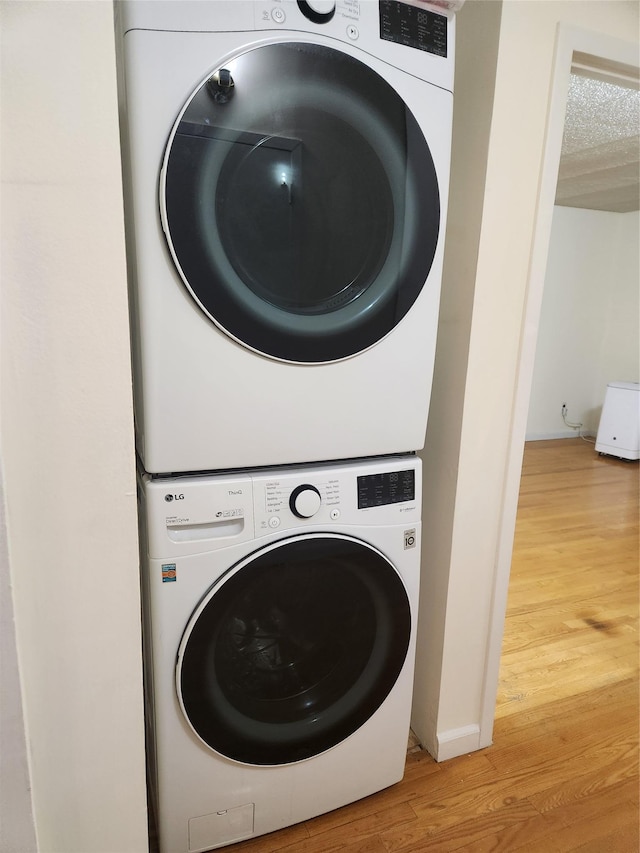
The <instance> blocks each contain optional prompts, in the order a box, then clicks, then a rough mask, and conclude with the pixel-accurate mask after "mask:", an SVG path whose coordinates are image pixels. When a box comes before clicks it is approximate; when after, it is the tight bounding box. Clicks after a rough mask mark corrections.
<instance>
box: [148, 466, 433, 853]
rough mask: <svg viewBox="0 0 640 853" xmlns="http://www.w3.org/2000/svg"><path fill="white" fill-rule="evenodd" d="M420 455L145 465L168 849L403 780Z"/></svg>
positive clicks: (151, 734)
mask: <svg viewBox="0 0 640 853" xmlns="http://www.w3.org/2000/svg"><path fill="white" fill-rule="evenodd" d="M420 473H421V469H420V461H419V460H418V459H417V458H416V457H415V456H397V457H387V458H385V459H378V460H371V461H366V462H363V461H360V462H354V463H352V464H344V465H343V466H340V467H332V466H329V465H319V466H315V467H290V468H284V469H272V470H259V471H255V472H252V473H246V472H245V473H237V474H232V473H228V474H217V475H201V476H191V477H183V478H158V479H151V478H150V477H149V476H148V475H143V476H142V477H141V481H140V499H141V502H142V506H141V518H142V519H143V520H144V521H143V531H142V533H143V535H142V541H143V542H144V543H146V546H143V551H144V558H143V590H144V596H143V597H144V602H145V664H146V665H145V677H146V682H147V705H148V707H147V711H148V713H147V722H148V750H149V777H150V791H151V792H152V803H153V810H154V812H155V814H156V819H157V825H158V835H159V843H160V851H161V853H182V851H184V853H187V851H188V853H196V851H202V850H210V849H213V848H215V847H220V846H224V845H226V844H230V843H233V842H235V841H240V840H241V839H244V838H250V837H253V836H257V835H261V834H263V833H266V832H271V831H272V830H276V829H280V828H282V827H285V826H288V825H290V824H293V823H297V822H299V821H303V820H306V819H307V818H311V817H313V816H315V815H318V814H321V813H323V812H326V811H330V810H332V809H335V808H338V807H339V806H342V805H345V804H347V803H350V802H353V801H354V800H357V799H359V798H361V797H365V796H367V795H369V794H371V793H373V792H375V791H378V790H380V789H382V788H384V787H386V786H388V785H391V784H393V783H395V782H397V781H399V780H400V779H401V778H402V775H403V772H404V763H405V755H406V749H407V739H408V733H409V716H410V706H411V694H412V682H413V667H414V653H415V628H416V616H417V607H418V583H419V564H420V560H419V556H420V497H421V479H420Z"/></svg>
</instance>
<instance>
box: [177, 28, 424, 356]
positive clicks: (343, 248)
mask: <svg viewBox="0 0 640 853" xmlns="http://www.w3.org/2000/svg"><path fill="white" fill-rule="evenodd" d="M161 207H162V219H163V225H164V228H165V233H166V236H167V240H168V243H169V247H170V250H171V253H172V256H173V258H174V261H175V263H176V266H177V269H178V271H179V273H180V275H181V276H182V278H183V280H184V282H185V284H186V285H187V287H188V288H189V290H190V291H191V293H192V295H193V296H194V297H195V298H196V300H197V302H198V304H199V305H200V307H201V308H202V309H203V310H204V311H205V312H206V314H208V315H209V317H210V318H211V319H212V320H214V322H215V323H216V324H217V325H218V326H220V327H221V328H222V329H223V330H224V331H226V332H227V333H228V334H230V335H231V336H232V337H234V338H235V339H237V340H238V341H240V342H241V343H243V344H245V345H246V346H248V347H250V348H251V349H254V350H257V351H259V352H261V353H264V354H266V355H269V356H272V357H275V358H278V359H282V360H287V361H293V362H325V361H334V360H339V359H341V358H345V357H348V356H350V355H353V354H354V353H356V352H360V351H361V350H363V349H366V348H368V347H369V346H371V345H373V344H374V343H376V342H377V341H378V340H380V339H381V338H382V337H384V336H385V335H386V334H387V333H388V332H390V331H391V330H392V329H393V328H394V327H395V325H396V324H397V323H398V322H399V321H400V320H401V319H402V317H403V316H404V315H405V314H406V312H407V311H408V310H409V309H410V307H411V305H412V304H413V303H414V302H415V300H416V298H417V297H418V295H419V293H420V291H421V289H422V287H423V286H424V284H425V281H426V279H427V275H428V273H429V269H430V267H431V264H432V261H433V256H434V253H435V247H436V242H437V239H438V226H439V214H440V205H439V194H438V185H437V179H436V174H435V169H434V166H433V161H432V158H431V154H430V152H429V148H428V145H427V143H426V141H425V138H424V136H423V134H422V132H421V130H420V128H419V126H418V123H417V122H416V120H415V118H414V116H413V115H412V113H411V111H410V110H409V109H408V107H407V106H406V104H405V103H404V101H403V100H402V99H401V98H400V96H399V95H398V94H397V92H396V91H395V90H394V89H393V88H392V87H391V86H390V85H389V84H388V83H387V82H386V81H385V80H383V78H382V77H380V76H379V75H378V74H377V73H376V72H374V71H373V70H372V69H371V68H369V67H368V66H366V65H365V64H363V63H362V62H359V61H358V60H356V59H354V58H353V57H350V56H348V55H346V54H344V53H342V52H340V51H337V50H333V49H330V48H326V47H322V46H318V45H313V44H306V43H305V44H297V43H282V44H272V45H265V46H262V47H257V48H254V49H252V50H250V51H247V52H246V53H243V54H242V55H240V56H238V57H236V58H235V59H233V60H231V61H230V62H229V63H227V65H226V66H225V67H224V68H218V69H216V70H215V72H213V73H212V75H211V76H210V77H209V78H208V80H207V81H205V82H204V83H203V84H202V85H201V86H200V87H199V88H198V89H197V90H196V92H195V93H194V94H193V96H192V97H191V99H190V101H189V102H188V105H187V107H186V109H185V110H184V112H183V113H182V114H181V116H180V118H179V119H178V121H177V123H176V125H175V127H174V130H173V133H172V136H171V138H170V141H169V144H168V146H167V151H166V155H165V162H164V167H163V180H162V181H161Z"/></svg>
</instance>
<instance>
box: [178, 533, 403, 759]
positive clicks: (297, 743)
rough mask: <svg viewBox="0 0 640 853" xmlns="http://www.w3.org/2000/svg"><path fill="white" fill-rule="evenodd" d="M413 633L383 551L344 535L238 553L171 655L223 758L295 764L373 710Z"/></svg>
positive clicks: (195, 724)
mask: <svg viewBox="0 0 640 853" xmlns="http://www.w3.org/2000/svg"><path fill="white" fill-rule="evenodd" d="M410 632H411V613H410V608H409V601H408V598H407V594H406V591H405V588H404V584H403V583H402V581H401V579H400V577H399V575H398V573H397V571H396V570H395V568H394V567H393V566H392V564H391V563H390V562H389V561H388V560H387V559H386V558H385V557H384V556H383V555H382V554H381V553H380V552H379V551H377V550H375V549H374V548H372V547H371V546H368V545H366V544H365V543H363V542H360V541H359V540H356V539H352V538H350V537H346V536H337V535H334V536H326V535H323V534H315V535H308V536H303V537H296V538H294V539H290V540H286V541H284V542H281V543H278V544H276V545H275V546H271V547H268V548H266V549H264V550H262V551H259V552H257V553H256V554H254V555H252V556H250V557H249V558H247V559H246V560H245V561H243V563H241V564H240V565H239V566H237V567H236V568H235V569H234V571H233V572H232V573H231V574H230V576H229V577H228V579H226V580H223V581H222V582H221V583H219V584H217V585H215V586H214V587H213V588H212V589H211V590H210V592H209V593H208V594H207V596H205V598H204V600H203V602H201V604H200V606H199V607H198V609H197V610H196V611H195V613H194V615H193V616H192V618H191V620H190V622H189V625H188V626H187V629H186V631H185V634H184V636H183V639H182V643H181V645H180V651H179V655H178V667H177V689H178V694H179V698H180V703H181V706H182V709H183V711H184V713H185V715H186V717H187V720H188V722H189V724H190V725H191V727H192V728H193V729H194V731H195V732H196V734H197V735H198V736H199V737H200V738H201V739H202V740H203V741H204V742H205V743H206V744H208V745H209V746H210V747H211V748H213V749H214V750H216V751H217V752H219V753H221V754H223V755H226V756H228V757H229V758H231V759H234V760H236V761H240V762H244V763H247V764H256V765H276V764H288V763H291V762H295V761H300V760H302V759H305V758H308V757H310V756H312V755H316V754H318V753H320V752H324V751H325V750H327V749H329V748H330V747H332V746H334V745H335V744H337V743H340V742H341V741H342V740H344V739H345V738H346V737H348V736H349V735H350V734H352V733H353V732H355V731H356V730H357V729H358V728H360V727H361V726H362V725H363V724H364V723H365V722H366V721H367V720H368V719H369V717H370V716H371V715H372V714H374V713H375V711H376V710H377V709H378V708H379V707H380V705H381V704H382V703H383V702H384V700H385V699H386V697H387V696H388V695H389V692H390V690H391V689H392V687H393V685H394V684H395V682H396V680H397V678H398V675H399V673H400V671H401V669H402V667H403V665H404V661H405V658H406V654H407V649H408V646H409V637H410Z"/></svg>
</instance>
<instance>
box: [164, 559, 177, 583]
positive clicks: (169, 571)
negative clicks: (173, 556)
mask: <svg viewBox="0 0 640 853" xmlns="http://www.w3.org/2000/svg"><path fill="white" fill-rule="evenodd" d="M175 579H176V564H175V563H164V564H163V566H162V583H170V582H171V581H175Z"/></svg>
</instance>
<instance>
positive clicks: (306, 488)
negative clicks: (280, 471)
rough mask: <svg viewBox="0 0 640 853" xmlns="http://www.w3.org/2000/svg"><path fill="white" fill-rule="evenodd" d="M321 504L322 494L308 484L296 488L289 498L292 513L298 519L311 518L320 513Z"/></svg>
mask: <svg viewBox="0 0 640 853" xmlns="http://www.w3.org/2000/svg"><path fill="white" fill-rule="evenodd" d="M321 503H322V498H321V497H320V492H319V491H318V490H317V489H316V487H315V486H311V485H309V484H308V483H305V484H304V485H302V486H296V488H295V489H294V490H293V491H292V492H291V497H290V498H289V506H290V508H291V512H292V513H293V514H294V515H297V516H298V518H311V517H312V516H314V515H315V514H316V513H317V512H318V510H319V509H320V505H321Z"/></svg>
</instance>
